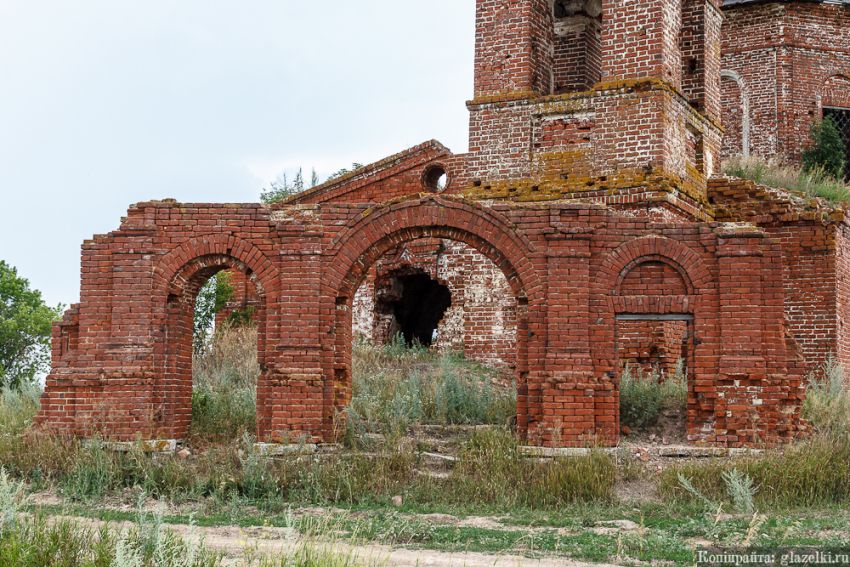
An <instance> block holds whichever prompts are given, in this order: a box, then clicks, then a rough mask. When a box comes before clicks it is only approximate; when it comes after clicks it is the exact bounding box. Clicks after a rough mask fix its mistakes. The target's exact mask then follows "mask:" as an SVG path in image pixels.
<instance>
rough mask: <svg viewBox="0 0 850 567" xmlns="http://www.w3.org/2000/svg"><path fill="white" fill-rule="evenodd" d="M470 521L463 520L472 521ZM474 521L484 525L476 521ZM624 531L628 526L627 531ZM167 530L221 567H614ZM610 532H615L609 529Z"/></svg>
mask: <svg viewBox="0 0 850 567" xmlns="http://www.w3.org/2000/svg"><path fill="white" fill-rule="evenodd" d="M52 520H53V521H57V522H58V521H61V520H69V521H73V522H75V523H79V524H81V525H84V526H89V527H91V528H93V529H97V528H100V527H102V526H103V525H104V524H105V522H102V521H100V520H93V519H91V518H82V517H76V516H54V517H53V518H52ZM471 520H473V519H468V520H466V521H467V522H468V521H471ZM479 520H482V521H483V520H485V518H481V519H479ZM109 526H110V527H111V528H112V529H116V530H119V531H120V530H124V529H130V528H131V527H132V526H133V524H132V523H130V522H111V523H109ZM626 527H628V526H626ZM166 529H168V530H171V531H173V532H175V533H176V534H178V535H180V536H181V537H183V538H184V539H185V540H187V541H195V542H196V541H198V540H201V539H202V540H203V542H204V545H205V546H206V547H207V548H209V549H212V550H215V551H218V552H220V553H222V554H223V555H224V565H227V566H233V567H235V566H237V565H245V564H246V562H251V561H252V560H256V559H259V558H262V557H275V556H280V555H284V554H287V553H293V552H295V551H296V550H297V549H298V547H299V546H300V545H303V544H304V543H311V544H313V545H314V547H316V548H318V549H321V550H323V551H331V552H334V553H338V554H340V555H342V556H344V557H352V558H353V559H356V560H357V561H359V562H362V563H363V564H365V565H380V566H387V567H511V566H529V567H615V566H613V565H606V564H603V563H582V562H578V561H573V560H570V559H565V558H542V559H531V558H527V557H520V556H516V555H491V554H484V553H448V552H442V551H429V550H409V549H394V548H392V547H388V546H384V545H362V546H360V545H351V544H348V543H341V542H326V541H315V540H310V541H308V540H304V539H302V538H301V537H300V536H299V534H298V532H297V531H296V530H294V529H291V528H270V527H250V528H240V527H235V526H228V527H215V528H205V527H197V526H189V525H179V524H169V525H168V526H166ZM610 529H619V528H617V527H616V526H612V527H611V528H610Z"/></svg>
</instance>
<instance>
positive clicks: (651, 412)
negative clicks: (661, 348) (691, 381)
mask: <svg viewBox="0 0 850 567" xmlns="http://www.w3.org/2000/svg"><path fill="white" fill-rule="evenodd" d="M679 368H682V365H681V364H680V365H679ZM687 395H688V390H687V377H686V376H685V373H684V370H679V371H677V372H676V373H675V374H674V375H673V376H671V377H669V378H666V379H665V378H664V377H663V376H661V374H660V373H659V372H657V371H654V372H652V373H650V374H645V373H644V372H643V370H642V369H640V368H637V369H632V368H631V367H630V366H626V368H625V369H624V370H623V373H622V374H621V376H620V421H621V423H622V424H623V425H626V426H628V427H631V428H632V429H645V428H647V427H651V426H653V425H655V424H657V423H658V420H659V418H660V417H661V412H662V411H663V410H665V409H672V408H684V406H685V405H686V404H687Z"/></svg>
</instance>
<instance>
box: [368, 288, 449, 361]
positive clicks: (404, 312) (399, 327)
mask: <svg viewBox="0 0 850 567" xmlns="http://www.w3.org/2000/svg"><path fill="white" fill-rule="evenodd" d="M382 295H383V297H381V298H380V299H379V303H381V304H382V305H381V304H379V305H378V310H379V311H383V312H385V313H389V314H392V316H393V319H394V325H393V327H394V328H395V332H397V333H401V335H402V336H403V337H404V340H405V342H406V343H407V344H408V345H414V344H421V345H423V346H431V345H432V344H433V343H434V339H435V338H436V332H437V328H438V326H439V324H440V321H441V320H442V319H443V317H444V316H445V314H446V311H447V310H448V308H449V307H451V305H452V295H451V292H450V291H449V288H448V287H447V286H445V285H443V284H441V283H440V282H438V281H436V280H434V279H432V278H431V277H430V276H428V275H427V274H425V273H421V272H420V273H414V274H404V275H397V276H394V277H393V278H392V282H391V285H390V286H386V288H385V291H384V293H383V294H382Z"/></svg>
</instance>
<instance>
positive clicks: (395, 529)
mask: <svg viewBox="0 0 850 567" xmlns="http://www.w3.org/2000/svg"><path fill="white" fill-rule="evenodd" d="M227 341H233V342H235V343H236V344H235V345H234V344H221V345H218V347H217V348H218V349H219V350H218V351H217V352H216V351H214V350H213V351H210V352H208V353H204V356H205V357H208V358H205V359H204V360H203V362H202V365H203V366H198V367H197V368H198V370H199V371H203V372H205V373H206V377H205V378H204V380H205V382H204V383H203V385H201V383H200V382H198V388H197V389H201V388H203V389H204V390H205V391H206V392H207V393H210V394H215V392H214V390H215V389H216V388H218V387H219V386H214V385H215V384H220V387H221V388H223V389H224V390H226V391H231V392H232V391H235V390H240V389H241V390H243V391H250V389H251V388H253V387H254V386H253V383H252V380H251V379H250V376H251V374H252V373H254V372H255V371H254V370H251V369H252V366H251V364H250V362H251V361H250V360H249V361H248V363H245V362H244V361H239V360H236V361H228V360H227V358H228V357H229V356H230V357H245V356H250V353H251V352H252V349H251V348H250V347H251V337H250V336H246V335H244V334H243V335H238V336H237V335H234V336H231V337H230V338H228V339H227ZM227 353H230V354H227ZM354 373H355V400H354V403H353V404H352V407H354V408H355V410H356V412H357V416H358V419H360V425H361V426H362V429H363V431H362V433H363V436H364V437H368V435H367V434H370V433H372V434H373V433H375V432H379V433H383V434H384V435H381V436H374V435H372V438H376V439H377V440H376V441H374V442H372V443H371V444H370V445H369V447H368V450H363V449H357V448H355V449H349V450H346V451H343V452H340V453H336V454H326V455H315V456H306V457H305V456H292V457H287V458H284V459H278V460H271V459H266V458H264V457H262V456H261V455H259V454H257V453H256V452H254V450H253V439H252V438H251V436H250V435H249V434H247V433H246V431H248V430H249V424H250V420H242V419H235V418H234V417H233V416H245V415H247V414H246V412H245V411H243V409H244V406H246V402H245V400H246V399H247V397H242V396H231V397H227V396H222V397H221V398H220V399H219V401H218V402H216V403H221V404H226V403H232V404H235V405H237V406H242V407H237V408H230V409H227V408H225V409H223V410H222V411H220V412H215V411H211V412H209V414H208V415H205V416H203V419H204V420H205V421H204V422H202V423H205V424H206V425H204V426H203V427H207V428H213V429H214V430H215V429H216V423H217V421H216V420H217V419H220V420H222V421H221V423H222V425H221V428H223V429H226V430H227V435H221V436H220V437H219V438H218V440H217V441H215V442H210V441H208V440H204V442H203V444H202V445H200V446H199V447H198V448H197V450H196V452H195V454H193V455H192V456H191V457H189V458H180V457H178V456H176V455H160V456H156V455H149V454H145V453H144V452H142V451H141V450H140V449H136V450H132V451H129V452H127V453H116V452H111V451H106V450H103V449H102V448H101V447H100V446H98V445H97V444H95V445H86V444H84V443H82V442H80V441H78V440H75V439H70V438H63V437H55V436H50V435H45V434H39V433H35V432H30V433H27V434H25V435H22V434H21V433H22V431H23V430H24V429H25V428H26V425H27V424H28V423H30V422H31V419H32V416H33V414H34V412H35V410H36V408H37V394H38V392H37V390H36V389H33V390H31V391H30V390H24V391H22V392H10V391H7V392H3V394H2V397H0V466H2V467H4V468H5V470H6V471H8V473H9V475H8V476H5V477H4V476H0V508H2V509H4V510H7V512H6V513H5V514H2V513H0V522H2V523H0V557H2V558H5V557H14V558H16V561H17V560H19V561H20V563H13V564H21V565H29V564H33V565H34V564H38V563H37V561H39V560H40V561H42V562H43V561H47V563H46V564H51V560H52V559H51V558H52V557H54V556H61V557H68V558H71V560H69V561H68V562H66V563H64V564H67V565H69V566H70V565H107V564H113V563H114V562H115V561H116V559H115V557H116V556H117V555H118V554H119V551H120V552H121V553H125V551H126V552H127V553H135V552H133V551H127V550H128V549H133V550H137V551H138V550H141V549H142V548H143V547H144V546H143V542H144V541H148V542H150V541H152V540H151V538H150V537H148V536H146V535H145V534H150V533H156V532H155V530H154V529H153V527H151V526H152V525H155V524H157V523H159V524H165V525H167V524H169V523H179V524H187V523H190V522H191V521H192V520H191V518H188V517H186V516H179V515H176V516H171V517H168V516H166V517H163V518H157V517H150V516H143V515H140V513H138V512H126V511H125V512H117V511H115V510H110V509H104V510H98V509H99V508H100V507H101V506H102V505H103V503H104V502H114V501H115V500H116V499H120V500H122V501H125V502H126V501H127V500H128V499H129V500H133V499H134V498H135V497H137V496H138V495H142V494H144V495H146V496H147V497H149V498H152V499H153V500H155V501H160V502H168V503H170V504H171V505H172V506H177V507H178V509H192V510H194V511H197V512H198V513H199V516H198V524H199V525H200V526H209V525H229V524H238V525H245V526H263V525H272V526H282V527H293V528H295V529H297V531H298V532H299V533H301V534H305V535H307V536H313V535H317V536H320V537H323V538H326V537H330V538H331V539H334V538H344V539H347V540H350V541H351V542H352V543H362V542H367V541H368V542H379V543H385V544H390V545H402V546H410V547H424V548H428V549H437V550H445V551H481V552H498V553H501V552H512V553H520V554H524V555H536V554H556V555H568V556H571V557H573V558H576V559H583V560H590V561H609V562H615V563H616V562H618V560H619V559H623V560H630V561H634V560H644V561H648V560H650V559H656V560H664V561H668V562H670V563H671V564H676V565H687V564H692V563H693V553H692V547H693V545H694V544H693V541H695V540H700V541H711V542H715V543H718V544H725V545H739V544H741V543H742V542H744V541H750V542H755V543H758V544H759V545H806V544H827V543H828V544H830V545H838V544H848V543H850V541H848V540H849V539H850V534H848V528H847V526H848V525H850V515H848V512H847V504H848V502H850V433H848V417H847V416H848V411H847V409H848V407H850V402H848V400H850V394H848V389H847V386H846V384H847V382H846V380H845V373H844V370H843V369H842V368H841V367H840V366H839V365H837V364H835V363H830V364H829V365H827V367H826V368H825V369H824V370H823V371H822V372H819V373H818V374H817V375H816V377H813V378H812V379H811V382H810V385H809V396H808V399H807V401H806V406H805V407H806V416H807V418H808V419H809V421H810V422H811V423H812V425H813V435H812V437H811V438H810V439H807V440H805V441H802V442H800V443H797V444H795V445H792V446H789V447H786V448H784V449H782V450H781V451H772V452H768V453H766V454H764V455H761V456H756V455H754V456H750V457H746V458H737V459H735V460H728V459H714V460H707V461H699V462H691V463H686V464H682V465H679V466H673V467H670V468H668V469H666V470H664V471H662V472H660V473H655V472H647V471H646V470H642V471H641V472H639V473H635V472H634V471H631V468H632V465H633V464H634V463H633V462H632V460H626V461H623V462H620V463H619V464H618V462H617V460H616V459H615V458H613V457H611V456H609V455H608V454H604V453H601V452H592V453H591V454H589V455H586V456H583V457H575V458H563V459H556V460H551V461H543V462H538V461H536V460H533V459H528V458H525V457H523V456H522V455H521V453H520V449H519V446H518V441H517V440H516V438H515V436H514V435H513V434H512V432H511V431H510V429H509V427H505V426H504V425H503V424H504V422H505V421H507V420H509V418H510V416H511V415H512V411H513V404H514V401H513V395H514V394H513V393H512V392H511V391H510V390H512V389H513V388H512V386H511V385H507V384H505V385H499V377H498V376H497V375H495V374H494V373H493V372H492V371H489V370H487V369H484V368H482V367H480V366H478V365H476V364H474V363H471V362H469V361H465V360H463V359H462V358H459V357H456V356H440V355H438V354H434V353H431V352H428V351H426V350H424V349H407V348H405V347H403V346H401V345H399V344H391V345H388V346H386V347H370V346H368V345H357V347H356V348H355V358H354ZM635 376H637V373H635ZM228 377H229V378H228ZM633 379H634V380H635V382H641V381H642V382H648V384H643V383H637V384H631V385H630V384H628V383H627V384H626V385H625V386H624V391H623V394H622V397H623V399H624V403H625V404H627V407H628V404H631V405H632V407H634V408H649V409H648V410H647V412H648V413H650V414H651V413H652V412H653V411H654V409H653V408H656V407H661V408H664V407H669V405H670V404H681V403H682V402H683V400H684V396H683V389H682V388H681V384H677V383H676V381H675V379H673V380H672V381H668V382H669V383H668V384H665V381H661V380H656V379H653V378H652V377H649V378H647V377H646V376H643V377H638V378H633ZM227 380H231V381H232V382H234V383H235V384H227V383H226V382H227ZM415 385H418V386H419V388H418V389H415V388H414V386H415ZM631 388H634V390H631ZM228 389H229V390H228ZM635 392H638V393H639V395H638V394H635ZM647 392H648V393H647ZM228 400H230V402H228ZM411 400H412V401H411ZM445 400H455V401H454V402H452V403H451V404H447V403H446V402H445ZM630 400H631V401H630ZM647 400H648V401H647ZM446 406H448V407H453V408H455V409H454V410H453V411H452V412H448V411H446ZM203 407H204V408H211V407H214V405H206V406H203ZM216 416H219V417H216ZM396 421H397V422H398V423H396ZM482 422H483V423H490V424H491V425H490V426H487V427H476V428H473V429H471V430H470V432H469V433H468V434H467V436H466V437H465V438H463V439H462V440H461V441H460V446H459V449H458V452H457V462H456V463H455V465H454V467H453V468H451V470H449V471H447V472H446V473H445V475H444V476H442V477H438V476H427V475H422V474H419V471H421V470H422V468H423V463H422V458H423V457H422V455H421V452H420V447H417V446H416V443H415V442H411V438H410V437H406V436H404V435H402V434H401V433H398V434H397V435H393V434H392V432H404V431H408V430H409V429H410V428H411V427H413V426H415V425H418V424H428V423H436V424H453V423H459V424H469V423H482ZM237 424H238V425H237ZM493 424H498V425H493ZM193 427H194V429H193V433H196V434H198V435H200V434H201V433H200V432H201V431H204V429H203V428H202V427H201V426H200V424H193ZM356 445H357V444H356V443H355V444H353V445H352V446H356ZM630 471H631V472H630ZM625 478H628V479H629V480H630V481H634V482H638V483H642V486H643V487H644V488H642V490H646V491H650V492H651V491H653V490H656V489H657V491H658V493H659V497H658V499H657V500H656V501H650V502H646V503H639V504H635V503H633V502H630V501H629V502H621V501H619V500H618V498H617V496H616V494H617V489H618V486H617V485H618V482H622V481H623V479H625ZM11 479H15V480H11ZM683 479H684V480H685V483H683ZM21 481H23V482H25V483H26V485H27V488H28V489H29V490H42V489H51V490H54V491H56V492H57V493H59V494H60V495H61V496H63V497H64V502H66V503H67V504H66V506H64V507H61V508H43V507H32V506H29V505H27V504H26V503H25V502H23V501H21V500H20V496H19V494H20V489H19V487H20V486H21V484H20V482H21ZM687 485H690V487H691V488H692V489H693V490H688V489H687ZM4 487H5V488H4ZM15 487H17V488H15ZM648 487H652V488H648ZM4 490H5V494H7V497H6V498H4V497H3V493H4ZM315 506H320V507H322V508H323V509H325V510H327V508H328V507H333V508H334V509H335V510H337V509H339V508H341V509H342V511H334V513H333V514H332V515H331V514H324V513H320V512H316V513H298V514H294V513H293V509H297V508H303V509H313V507H315ZM19 509H23V510H25V511H27V512H28V514H22V513H21V512H20V510H19ZM8 510H12V511H11V512H8ZM718 510H722V511H727V510H728V511H732V512H735V513H736V514H735V515H733V516H728V517H726V516H721V515H718ZM69 513H71V514H74V515H79V516H91V517H95V518H99V519H102V520H107V521H110V522H115V521H118V520H121V521H131V522H133V525H134V528H133V530H129V531H128V530H126V529H125V530H116V529H115V528H114V527H110V528H106V529H107V531H106V532H103V533H101V530H100V529H98V530H93V529H91V528H89V527H86V525H85V524H74V523H73V522H62V521H61V520H53V519H51V517H52V516H55V515H67V514H69ZM428 513H441V514H454V515H456V517H458V518H463V517H465V516H479V515H488V516H489V517H491V518H498V522H499V524H498V525H481V526H479V525H475V524H474V523H471V524H460V523H454V524H452V523H448V524H441V523H439V522H434V521H431V520H429V519H427V517H426V516H422V514H428ZM8 518H13V520H12V521H9V520H8ZM623 519H628V520H631V521H633V522H635V523H636V524H637V525H638V526H639V528H638V529H637V530H634V531H629V532H623V533H607V532H605V531H598V529H597V528H598V526H600V525H603V524H602V523H603V522H605V521H610V520H623ZM161 533H164V532H161ZM825 534H830V535H825ZM163 537H170V536H163ZM122 541H124V543H120V542H122ZM163 541H165V540H163ZM168 542H169V543H167V545H168V546H171V548H172V549H178V550H180V549H182V550H184V551H185V547H181V546H186V545H189V544H188V543H187V542H185V541H182V540H179V539H170V540H168ZM119 544H120V545H119ZM121 546H124V547H123V548H122V547H121ZM122 549H124V551H121V550H122ZM146 549H147V548H146ZM34 550H39V551H37V553H39V554H41V555H30V556H27V555H25V554H26V553H30V552H32V553H36V551H34ZM51 550H52V551H51ZM204 552H205V553H209V556H208V560H209V561H215V554H214V553H212V552H209V550H206V549H205V550H204ZM50 553H54V554H58V555H49V554H50ZM144 553H148V552H147V551H145V552H144ZM144 553H142V560H143V562H142V563H141V564H142V565H147V563H144V561H147V559H146V557H148V556H149V555H144ZM199 553H200V551H199ZM45 554H46V555H45ZM183 554H184V555H185V553H183ZM33 557H35V559H33ZM45 557H47V558H48V559H45ZM134 557H135V556H134ZM107 558H108V561H107ZM128 561H129V560H128ZM28 562H29V563H28ZM0 564H2V562H1V561H0ZM56 564H60V565H61V564H63V563H56ZM129 564H136V563H132V561H131V562H130V563H129ZM162 564H163V565H172V564H174V565H177V564H180V563H167V562H166V563H162ZM197 564H215V563H209V562H208V563H197ZM355 564H357V561H356V559H355V558H354V557H349V556H341V557H340V556H332V555H328V554H327V552H326V551H324V550H323V548H321V547H318V548H317V547H315V546H307V547H304V548H303V549H301V550H298V551H297V552H294V553H293V554H291V555H290V556H286V557H283V558H277V557H276V558H270V559H267V560H266V563H265V565H315V566H326V565H355Z"/></svg>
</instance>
